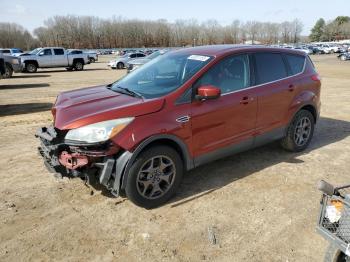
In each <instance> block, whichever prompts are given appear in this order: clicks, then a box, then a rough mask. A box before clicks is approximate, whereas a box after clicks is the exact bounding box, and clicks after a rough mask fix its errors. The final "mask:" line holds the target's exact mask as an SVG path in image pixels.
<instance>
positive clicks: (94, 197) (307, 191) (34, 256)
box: [0, 55, 350, 262]
mask: <svg viewBox="0 0 350 262" xmlns="http://www.w3.org/2000/svg"><path fill="white" fill-rule="evenodd" d="M109 59H111V56H109V57H108V56H107V57H106V56H105V57H101V59H100V60H101V61H99V62H98V63H95V64H91V65H87V66H86V70H85V71H82V72H66V70H65V69H53V70H51V69H50V70H40V69H39V71H38V73H36V74H15V75H14V77H13V78H12V79H8V80H0V145H1V146H0V156H1V158H0V185H1V186H0V261H32V260H38V261H63V260H64V261H112V260H113V261H130V262H131V261H168V260H173V261H205V260H207V261H214V260H215V261H321V260H322V257H323V255H324V251H325V249H326V247H327V242H326V241H325V240H323V238H322V237H321V236H319V235H318V234H317V233H316V232H315V226H316V221H317V216H318V209H319V199H320V193H319V192H318V191H317V190H316V188H315V185H316V183H317V181H318V180H320V179H325V180H328V181H330V182H332V183H336V184H341V183H346V182H349V170H350V138H349V135H350V62H341V61H338V59H336V57H335V56H334V55H322V56H313V57H312V59H313V61H314V63H315V65H316V67H317V69H318V71H319V73H320V74H321V76H322V83H323V87H322V110H321V111H322V112H321V119H320V121H319V123H318V125H317V128H316V131H315V136H314V139H313V141H312V143H311V146H310V147H309V149H308V150H307V151H306V152H303V153H300V154H292V153H287V152H285V151H283V150H282V149H281V148H280V147H279V145H278V143H276V144H271V145H268V146H264V147H261V148H258V149H255V150H252V151H249V152H245V153H241V154H238V155H235V156H232V157H229V158H226V159H223V160H219V161H216V162H214V163H211V164H208V165H205V166H203V167H200V168H198V169H196V170H193V171H191V172H189V173H188V174H187V175H186V177H185V178H184V180H183V183H182V186H181V188H180V190H179V192H178V194H177V195H176V197H175V198H174V199H173V200H172V201H171V202H170V203H168V204H167V205H165V206H163V207H161V208H158V209H155V210H150V211H148V210H145V209H142V208H138V207H136V206H134V205H133V204H132V203H130V201H128V200H125V199H122V198H112V197H110V196H109V195H107V194H106V193H105V192H101V191H98V190H96V189H93V188H91V187H88V186H86V185H84V183H83V182H82V181H81V180H79V179H76V180H68V179H63V180H57V179H55V178H54V177H53V176H52V175H51V174H49V173H48V172H47V171H46V169H45V167H44V166H43V163H42V161H41V159H40V157H39V156H38V154H37V150H36V147H37V145H38V141H37V140H36V139H35V138H34V132H35V130H36V129H37V128H38V127H39V126H42V125H46V124H47V123H49V122H50V121H51V114H50V111H49V109H50V107H51V105H52V103H54V101H55V97H56V95H57V94H58V93H59V92H61V91H64V90H70V89H76V88H80V87H86V86H93V85H100V84H107V83H110V82H112V81H113V80H115V79H118V78H119V77H121V76H122V75H124V74H125V70H122V71H115V70H110V69H107V66H106V61H108V60H109Z"/></svg>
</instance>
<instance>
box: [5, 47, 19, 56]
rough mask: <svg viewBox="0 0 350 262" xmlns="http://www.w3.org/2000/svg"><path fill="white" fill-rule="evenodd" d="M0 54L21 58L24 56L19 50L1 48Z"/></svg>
mask: <svg viewBox="0 0 350 262" xmlns="http://www.w3.org/2000/svg"><path fill="white" fill-rule="evenodd" d="M0 54H3V55H12V56H20V55H21V54H23V51H22V50H21V49H19V48H0Z"/></svg>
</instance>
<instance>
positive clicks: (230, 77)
mask: <svg viewBox="0 0 350 262" xmlns="http://www.w3.org/2000/svg"><path fill="white" fill-rule="evenodd" d="M203 85H213V86H216V87H218V88H220V89H221V93H222V94H226V93H230V92H234V91H238V90H242V89H244V88H247V87H249V86H250V70H249V57H248V55H246V54H244V55H235V56H230V57H227V58H224V59H223V60H222V61H220V62H219V63H217V64H216V65H214V66H213V67H212V68H211V69H209V71H208V72H206V73H205V74H204V75H203V76H202V77H201V78H200V79H199V81H198V82H197V83H196V84H195V86H196V87H199V86H203Z"/></svg>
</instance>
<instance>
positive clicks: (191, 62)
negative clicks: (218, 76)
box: [111, 53, 211, 98]
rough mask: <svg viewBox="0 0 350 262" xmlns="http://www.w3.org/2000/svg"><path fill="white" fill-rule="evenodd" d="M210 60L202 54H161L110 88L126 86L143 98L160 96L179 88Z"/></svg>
mask: <svg viewBox="0 0 350 262" xmlns="http://www.w3.org/2000/svg"><path fill="white" fill-rule="evenodd" d="M210 60H211V57H209V56H202V55H188V54H177V53H168V54H165V55H161V56H158V57H157V58H155V59H153V60H152V61H150V62H148V63H146V64H145V65H144V66H142V67H141V68H139V69H138V70H135V71H133V72H132V73H130V74H128V75H126V76H125V77H123V78H122V79H120V80H119V81H117V82H115V83H114V84H113V85H112V87H111V89H112V90H114V91H118V90H119V89H120V88H127V89H129V90H131V91H133V92H135V93H138V94H140V95H141V96H143V97H144V98H156V97H160V96H163V95H166V94H169V93H170V92H172V91H174V90H176V89H177V88H179V87H180V86H181V85H182V84H184V83H185V82H186V81H187V80H188V79H189V78H190V77H192V76H193V75H194V74H195V73H196V72H198V71H199V70H200V69H201V68H203V66H205V65H206V64H208V62H209V61H210Z"/></svg>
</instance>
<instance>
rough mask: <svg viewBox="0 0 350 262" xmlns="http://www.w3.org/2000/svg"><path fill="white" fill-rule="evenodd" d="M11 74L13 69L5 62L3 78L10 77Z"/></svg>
mask: <svg viewBox="0 0 350 262" xmlns="http://www.w3.org/2000/svg"><path fill="white" fill-rule="evenodd" d="M12 75H13V69H12V67H11V65H9V64H6V65H5V74H4V78H11V77H12Z"/></svg>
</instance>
